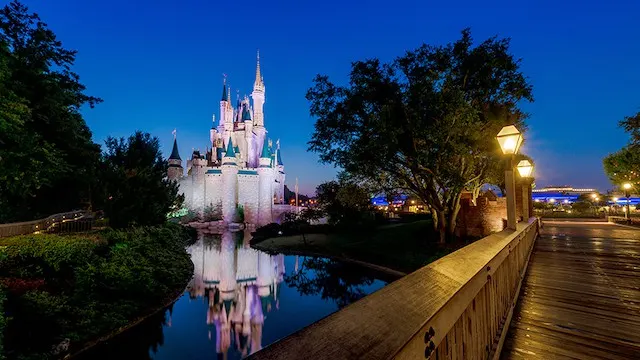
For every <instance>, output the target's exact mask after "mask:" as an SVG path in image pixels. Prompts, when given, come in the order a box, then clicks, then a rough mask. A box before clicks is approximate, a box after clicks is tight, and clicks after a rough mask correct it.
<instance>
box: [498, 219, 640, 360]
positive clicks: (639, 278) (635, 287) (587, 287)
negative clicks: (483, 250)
mask: <svg viewBox="0 0 640 360" xmlns="http://www.w3.org/2000/svg"><path fill="white" fill-rule="evenodd" d="M501 358H502V359H640V230H633V229H628V228H623V227H620V226H615V225H608V224H602V223H593V224H589V223H571V222H567V223H562V222H553V223H551V224H547V225H545V228H544V230H543V232H542V235H541V237H540V238H539V239H538V240H537V242H536V245H535V248H534V252H533V254H532V256H531V260H530V263H529V268H528V270H527V275H526V278H525V280H524V282H523V285H522V289H521V293H520V298H519V299H518V305H517V306H516V309H515V313H514V316H513V319H512V321H511V325H510V329H509V334H508V335H507V339H506V341H505V346H504V348H503V351H502V354H501Z"/></svg>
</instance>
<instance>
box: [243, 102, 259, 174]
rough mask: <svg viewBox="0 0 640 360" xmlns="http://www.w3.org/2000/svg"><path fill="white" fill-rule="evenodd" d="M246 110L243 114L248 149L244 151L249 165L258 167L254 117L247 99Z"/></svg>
mask: <svg viewBox="0 0 640 360" xmlns="http://www.w3.org/2000/svg"><path fill="white" fill-rule="evenodd" d="M245 111H246V112H245V114H243V116H242V120H243V122H244V136H245V144H246V151H245V152H244V155H245V156H244V158H245V160H246V162H247V167H250V168H255V167H257V156H256V153H255V151H254V148H255V145H254V136H253V119H252V118H251V110H250V109H249V104H248V100H247V107H246V110H245ZM254 114H255V113H254ZM254 116H255V115H254Z"/></svg>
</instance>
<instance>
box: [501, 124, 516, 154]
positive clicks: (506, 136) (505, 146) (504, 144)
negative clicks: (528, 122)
mask: <svg viewBox="0 0 640 360" xmlns="http://www.w3.org/2000/svg"><path fill="white" fill-rule="evenodd" d="M496 139H498V144H500V149H501V150H502V153H504V154H517V153H518V150H519V149H520V145H522V140H523V138H522V133H521V132H520V131H518V129H517V128H516V127H515V126H513V125H507V126H505V127H503V128H502V130H500V132H499V133H498V135H497V136H496Z"/></svg>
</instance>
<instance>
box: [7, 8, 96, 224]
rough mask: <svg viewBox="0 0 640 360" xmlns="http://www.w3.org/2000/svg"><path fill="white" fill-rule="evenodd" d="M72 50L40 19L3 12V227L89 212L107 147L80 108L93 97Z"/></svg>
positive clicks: (21, 12)
mask: <svg viewBox="0 0 640 360" xmlns="http://www.w3.org/2000/svg"><path fill="white" fill-rule="evenodd" d="M75 56H76V52H75V51H72V50H67V49H65V48H64V47H63V46H62V43H61V42H60V41H59V40H58V39H57V38H56V36H55V34H54V33H53V32H52V31H51V30H49V29H48V28H47V25H46V24H45V23H43V22H42V21H41V20H40V18H39V17H38V15H36V14H32V13H29V11H28V9H27V7H26V6H24V5H22V4H20V3H19V2H18V1H12V2H11V3H9V4H7V5H5V6H4V7H3V8H2V9H0V222H7V221H16V220H23V219H30V218H38V217H42V216H46V215H50V214H52V213H56V212H62V211H68V210H69V209H73V208H78V207H81V206H86V205H87V204H88V203H89V200H90V198H91V189H92V187H93V185H94V179H95V176H94V172H95V169H96V164H97V162H98V159H99V155H100V148H99V146H98V145H96V144H95V143H93V141H92V140H91V132H90V131H89V128H88V127H87V125H86V123H85V121H84V119H83V118H82V115H81V114H80V109H81V108H82V107H84V106H86V105H89V106H90V107H93V106H94V105H95V104H97V103H99V102H100V101H101V100H100V99H98V98H95V97H92V96H88V95H86V94H85V93H84V92H85V87H84V85H82V84H81V83H80V82H79V77H78V75H77V74H76V73H74V72H73V71H72V70H71V68H72V67H73V64H74V61H75Z"/></svg>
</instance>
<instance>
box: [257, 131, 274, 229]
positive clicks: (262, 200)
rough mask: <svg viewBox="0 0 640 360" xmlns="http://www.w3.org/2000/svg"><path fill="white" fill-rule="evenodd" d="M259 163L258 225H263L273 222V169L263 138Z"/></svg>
mask: <svg viewBox="0 0 640 360" xmlns="http://www.w3.org/2000/svg"><path fill="white" fill-rule="evenodd" d="M259 162H260V164H259V165H258V177H259V178H260V180H259V182H258V187H259V195H258V196H259V199H258V225H259V226H263V225H267V224H270V223H272V222H273V218H272V213H271V210H272V207H273V183H274V181H275V179H274V177H273V171H274V169H273V168H272V167H271V154H270V153H269V142H268V141H267V140H266V139H265V141H264V144H263V145H262V154H261V155H260V160H259Z"/></svg>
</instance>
